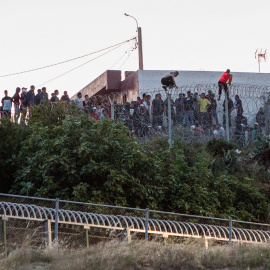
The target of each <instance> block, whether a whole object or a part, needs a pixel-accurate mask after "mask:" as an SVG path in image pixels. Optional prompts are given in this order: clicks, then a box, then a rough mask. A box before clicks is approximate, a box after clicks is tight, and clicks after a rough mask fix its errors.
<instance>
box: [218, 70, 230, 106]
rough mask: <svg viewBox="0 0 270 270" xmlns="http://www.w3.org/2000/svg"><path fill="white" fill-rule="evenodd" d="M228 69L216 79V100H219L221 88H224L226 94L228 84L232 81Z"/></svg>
mask: <svg viewBox="0 0 270 270" xmlns="http://www.w3.org/2000/svg"><path fill="white" fill-rule="evenodd" d="M230 72H231V71H230V70H229V69H227V70H226V71H225V72H223V74H222V76H221V77H220V79H219V81H218V101H220V96H221V93H222V88H223V89H224V92H225V95H227V92H228V86H227V82H228V84H231V81H232V75H231V74H230Z"/></svg>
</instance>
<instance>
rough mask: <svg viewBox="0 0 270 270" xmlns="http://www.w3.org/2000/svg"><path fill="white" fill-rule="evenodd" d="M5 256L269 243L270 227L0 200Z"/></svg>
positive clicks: (30, 199) (145, 211) (65, 203)
mask: <svg viewBox="0 0 270 270" xmlns="http://www.w3.org/2000/svg"><path fill="white" fill-rule="evenodd" d="M0 217H1V222H0V225H1V228H0V232H1V237H0V247H1V250H2V254H4V255H7V254H8V253H9V252H10V251H11V250H13V249H16V248H20V247H23V246H28V247H29V246H30V247H31V246H32V247H46V246H51V245H52V244H53V243H59V244H63V245H66V246H69V247H70V248H81V247H89V245H91V244H95V243H97V242H100V241H108V240H111V239H118V240H120V241H138V240H144V241H148V240H149V241H150V240H153V241H165V242H168V241H169V242H179V241H183V239H202V240H204V241H205V244H206V245H208V241H209V240H214V241H219V242H223V243H229V244H230V243H233V242H236V243H269V241H270V224H260V223H252V222H245V221H238V220H232V219H231V218H228V219H222V218H213V217H203V216H195V215H185V214H178V213H170V212H163V211H155V210H150V209H137V208H129V207H119V206H112V205H101V204H93V203H82V202H73V201H65V200H59V199H45V198H36V197H27V196H19V195H10V194H0Z"/></svg>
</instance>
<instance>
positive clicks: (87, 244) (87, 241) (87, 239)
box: [85, 228, 89, 248]
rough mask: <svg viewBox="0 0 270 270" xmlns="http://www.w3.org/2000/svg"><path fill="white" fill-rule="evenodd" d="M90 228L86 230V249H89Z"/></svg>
mask: <svg viewBox="0 0 270 270" xmlns="http://www.w3.org/2000/svg"><path fill="white" fill-rule="evenodd" d="M88 230H89V229H88V228H87V229H85V240H86V247H87V248H89V234H88Z"/></svg>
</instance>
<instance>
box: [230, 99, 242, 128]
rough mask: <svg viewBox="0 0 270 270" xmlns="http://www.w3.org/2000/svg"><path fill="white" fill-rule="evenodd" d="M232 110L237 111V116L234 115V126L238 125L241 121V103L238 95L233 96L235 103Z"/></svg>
mask: <svg viewBox="0 0 270 270" xmlns="http://www.w3.org/2000/svg"><path fill="white" fill-rule="evenodd" d="M233 110H237V115H236V118H235V123H236V124H240V123H241V121H242V116H243V112H244V110H243V106H242V101H241V99H240V98H239V96H238V95H235V102H234V108H233V109H232V111H233Z"/></svg>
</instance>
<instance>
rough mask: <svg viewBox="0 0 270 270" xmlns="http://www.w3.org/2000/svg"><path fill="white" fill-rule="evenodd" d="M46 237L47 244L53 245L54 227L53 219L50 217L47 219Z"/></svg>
mask: <svg viewBox="0 0 270 270" xmlns="http://www.w3.org/2000/svg"><path fill="white" fill-rule="evenodd" d="M45 238H46V244H47V245H48V246H49V247H51V246H52V227H51V221H50V220H49V219H47V220H45Z"/></svg>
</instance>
